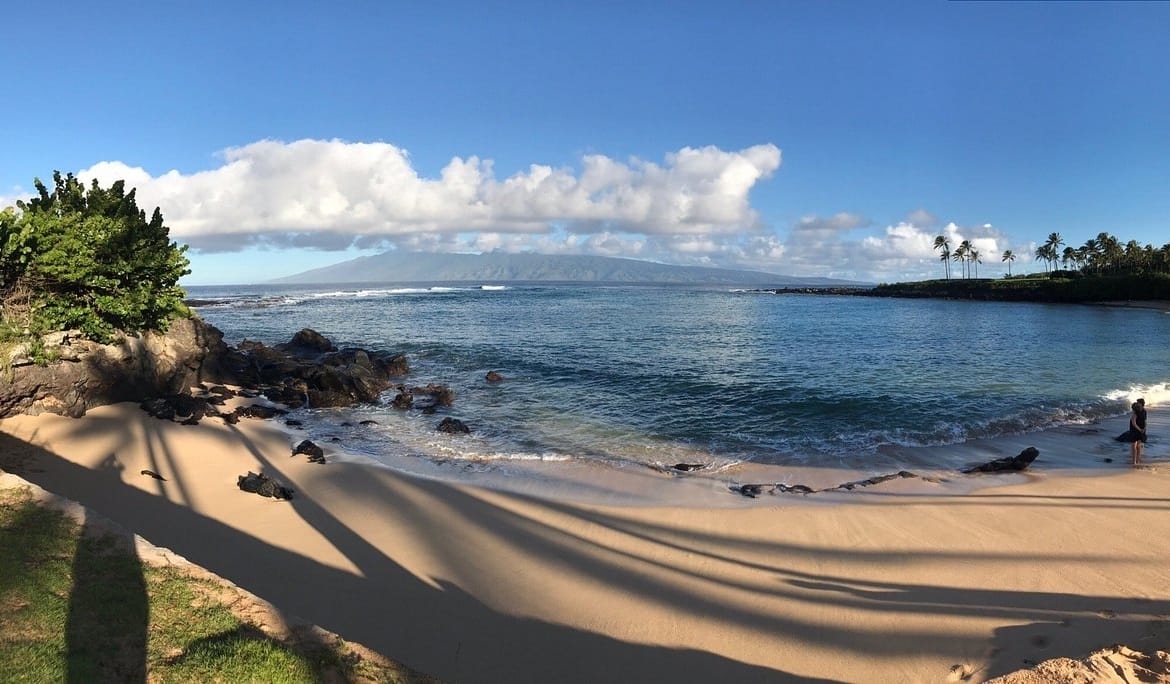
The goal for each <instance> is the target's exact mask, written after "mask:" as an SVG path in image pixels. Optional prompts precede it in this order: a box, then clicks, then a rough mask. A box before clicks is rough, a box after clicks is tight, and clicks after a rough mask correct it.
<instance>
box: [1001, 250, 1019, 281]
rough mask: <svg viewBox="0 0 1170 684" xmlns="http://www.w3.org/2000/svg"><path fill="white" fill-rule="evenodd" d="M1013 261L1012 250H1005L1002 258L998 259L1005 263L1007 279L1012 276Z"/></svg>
mask: <svg viewBox="0 0 1170 684" xmlns="http://www.w3.org/2000/svg"><path fill="white" fill-rule="evenodd" d="M1015 260H1016V253H1015V252H1013V251H1012V250H1010V249H1005V250H1003V257H1002V258H1001V259H1000V261H1004V262H1007V265H1008V277H1009V278H1010V277H1011V275H1012V262H1013V261H1015Z"/></svg>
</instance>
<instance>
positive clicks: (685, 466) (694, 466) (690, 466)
mask: <svg viewBox="0 0 1170 684" xmlns="http://www.w3.org/2000/svg"><path fill="white" fill-rule="evenodd" d="M670 467H671V468H674V469H675V470H681V471H683V472H690V471H692V470H702V469H703V468H706V467H707V464H706V463H675V464H674V465H672V466H670Z"/></svg>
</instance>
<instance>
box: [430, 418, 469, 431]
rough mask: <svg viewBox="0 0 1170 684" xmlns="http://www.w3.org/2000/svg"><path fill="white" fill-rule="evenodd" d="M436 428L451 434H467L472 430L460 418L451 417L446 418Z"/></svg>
mask: <svg viewBox="0 0 1170 684" xmlns="http://www.w3.org/2000/svg"><path fill="white" fill-rule="evenodd" d="M436 429H437V430H438V431H439V432H446V433H447V434H450V435H466V434H469V433H470V432H471V428H469V427H467V424H466V423H464V422H463V421H461V420H459V419H458V418H450V417H448V418H444V419H443V422H441V423H439V427H438V428H436Z"/></svg>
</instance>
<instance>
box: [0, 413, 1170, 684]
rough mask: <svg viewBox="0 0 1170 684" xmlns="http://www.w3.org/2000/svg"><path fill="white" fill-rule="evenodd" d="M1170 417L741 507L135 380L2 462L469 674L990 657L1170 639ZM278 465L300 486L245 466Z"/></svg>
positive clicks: (963, 668)
mask: <svg viewBox="0 0 1170 684" xmlns="http://www.w3.org/2000/svg"><path fill="white" fill-rule="evenodd" d="M1123 423H1124V421H1123V420H1121V421H1118V424H1117V425H1116V426H1114V425H1112V424H1108V425H1104V426H1102V428H1101V429H1102V434H1112V433H1113V431H1114V428H1115V427H1117V428H1118V429H1117V430H1116V431H1117V432H1119V431H1120V428H1121V427H1122V426H1123ZM1168 423H1170V421H1167V417H1166V416H1165V415H1163V414H1161V413H1158V412H1151V434H1152V435H1154V436H1155V439H1154V441H1152V442H1151V445H1150V447H1151V449H1150V460H1151V462H1152V463H1153V464H1154V465H1152V466H1151V467H1148V468H1144V469H1141V470H1132V469H1130V468H1128V467H1124V466H1122V465H1121V462H1122V461H1124V460H1125V457H1126V452H1125V447H1124V446H1123V445H1118V446H1117V449H1116V451H1117V453H1116V454H1115V457H1116V458H1117V460H1118V463H1117V464H1115V466H1116V467H1114V466H1110V467H1108V468H1100V467H1098V468H1097V470H1096V471H1095V472H1093V473H1091V474H1090V475H1088V476H1086V474H1085V473H1083V472H1075V473H1074V472H1073V471H1072V470H1068V471H1067V472H1066V469H1063V468H1053V469H1051V470H1046V469H1045V467H1044V458H1045V457H1044V454H1045V453H1046V452H1057V451H1063V452H1064V453H1063V454H1062V457H1063V459H1064V460H1063V461H1061V462H1065V463H1069V462H1073V463H1075V462H1076V458H1077V457H1078V453H1079V452H1077V450H1078V449H1079V450H1083V451H1084V455H1083V458H1084V459H1093V460H1095V461H1099V460H1100V458H1099V453H1098V452H1100V451H1101V450H1102V449H1112V448H1113V447H1112V445H1109V444H1107V441H1106V440H1103V439H1095V440H1094V441H1093V442H1092V443H1091V444H1090V443H1088V442H1077V441H1076V440H1075V439H1074V438H1072V437H1069V436H1060V435H1057V436H1055V437H1053V436H1046V437H1044V438H1043V443H1044V446H1042V447H1041V454H1042V455H1041V460H1040V461H1038V462H1037V465H1036V466H1035V471H1034V472H1032V473H1031V474H1030V475H1028V476H1025V477H1020V476H1013V477H1008V478H1002V479H1000V480H990V482H1002V483H1011V484H1010V485H1007V484H1005V486H1000V487H997V488H990V489H983V490H979V491H975V492H972V493H967V494H954V493H948V490H946V489H942V488H935V489H931V488H929V487H918V488H909V489H907V488H897V487H894V488H882V487H874V488H868V489H866V490H859V491H855V492H851V493H848V494H845V495H840V496H837V495H834V496H833V497H826V498H821V499H816V500H812V499H811V498H810V499H804V500H800V499H799V498H788V497H776V496H771V497H762V498H761V499H759V500H755V501H751V502H747V503H745V504H744V505H740V504H739V503H737V504H736V505H735V506H732V507H728V508H714V507H710V508H679V507H657V508H631V507H626V508H620V507H607V506H601V505H583V504H573V503H562V502H555V501H544V500H540V499H537V498H533V497H529V496H524V495H520V494H505V493H501V492H496V491H488V490H482V489H477V488H473V487H465V486H454V485H450V484H444V483H441V482H437V481H430V480H420V479H414V478H408V477H403V476H401V475H398V474H395V473H393V472H391V471H389V470H387V469H378V468H371V467H368V466H363V465H360V464H353V463H329V464H327V465H324V466H320V465H312V464H308V463H306V462H305V459H304V457H296V458H290V456H289V454H290V438H289V436H287V435H286V434H284V433H282V432H280V431H279V430H276V429H274V427H273V426H271V425H268V424H265V423H263V422H260V421H245V422H241V424H240V425H238V426H225V425H222V424H220V423H219V421H211V420H208V421H204V423H202V424H200V425H197V426H182V425H177V424H173V423H164V422H162V421H158V420H155V419H152V418H149V417H148V416H146V415H145V414H144V413H142V412H141V411H140V410H138V409H137V407H136V406H133V405H125V404H123V405H116V406H110V407H103V408H101V409H96V410H94V411H92V412H91V413H90V414H89V415H88V416H86V417H85V418H82V419H78V420H71V419H65V418H60V417H57V416H40V417H36V418H32V417H26V416H22V417H17V418H11V419H7V420H4V421H0V431H2V432H3V433H4V434H2V435H0V467H3V468H5V469H9V470H13V471H15V472H17V473H18V474H20V475H21V476H22V477H25V478H27V479H29V480H31V481H34V482H36V483H37V484H39V485H41V486H43V487H45V488H46V489H49V490H51V491H54V492H56V493H58V494H61V495H63V496H66V497H69V498H72V499H75V500H78V501H82V502H84V503H85V504H87V505H89V506H91V507H93V508H94V509H96V510H98V511H99V512H101V513H102V514H104V515H106V516H108V517H109V518H112V519H113V520H115V521H117V522H119V523H121V524H123V525H125V526H126V527H128V528H130V529H132V530H134V531H136V532H138V533H139V534H141V535H142V536H144V537H145V538H147V539H149V540H151V541H152V542H153V543H155V544H158V545H160V546H164V547H168V548H171V549H174V550H175V551H176V552H177V553H179V554H181V555H183V556H185V557H186V558H188V559H190V560H191V561H192V562H195V563H198V564H200V565H202V566H204V567H206V568H208V569H209V570H212V571H213V572H216V573H219V574H221V575H223V576H224V577H226V578H228V579H229V580H231V581H233V582H235V583H237V584H239V585H241V586H242V587H244V588H246V589H248V590H250V591H252V592H253V593H255V594H257V595H259V596H260V597H262V598H264V599H266V600H268V601H271V602H272V603H274V604H276V605H277V606H280V607H281V608H282V609H283V610H285V611H287V612H289V613H292V614H295V615H298V616H300V617H303V618H305V619H308V620H310V621H312V622H314V623H316V624H319V625H321V626H322V627H324V628H325V629H329V630H331V631H334V632H337V633H339V634H341V635H342V636H344V637H347V638H350V639H354V640H356V641H359V642H361V643H363V644H366V645H367V646H369V647H371V648H373V649H375V650H377V651H380V652H382V653H385V654H386V655H388V656H390V657H393V658H395V659H398V660H401V661H403V662H405V663H406V664H408V665H410V666H412V667H414V668H417V669H419V670H422V671H424V672H428V673H431V674H434V675H437V676H439V677H441V678H444V679H447V680H450V681H456V682H480V681H482V682H499V681H514V682H529V681H530V682H536V681H562V682H563V681H581V682H596V681H615V680H620V681H696V682H698V681H703V682H706V681H736V682H750V681H760V682H764V681H768V682H776V681H785V680H788V679H791V680H800V681H809V680H813V681H815V680H818V679H821V680H826V681H858V682H868V681H948V680H950V681H959V680H966V681H982V680H985V679H988V678H992V677H996V676H1000V675H1005V674H1008V673H1011V672H1013V671H1016V670H1018V669H1020V668H1023V667H1030V666H1032V665H1035V664H1037V663H1040V662H1041V661H1046V660H1050V659H1053V658H1072V659H1082V658H1086V657H1088V656H1089V655H1090V654H1091V653H1092V652H1093V651H1096V650H1098V649H1101V648H1103V647H1105V646H1108V645H1110V644H1113V643H1121V644H1126V645H1128V646H1129V647H1132V648H1133V649H1136V650H1138V651H1141V652H1144V653H1153V652H1155V651H1156V650H1158V649H1162V650H1166V649H1167V648H1168V647H1170V623H1168V622H1167V620H1168V618H1167V616H1170V465H1167V460H1170V459H1168V457H1170V454H1167V453H1165V452H1164V451H1159V449H1164V448H1165V447H1163V446H1161V440H1160V439H1158V435H1165V434H1170V424H1168ZM1014 446H1015V444H1014V443H1009V444H1008V446H1007V447H1005V448H1014ZM1110 453H1111V452H1110ZM144 468H149V469H151V470H154V471H156V472H158V473H160V474H162V475H163V476H164V477H166V478H167V481H166V482H160V481H158V480H155V479H153V478H150V477H147V476H143V475H141V474H140V470H141V469H144ZM260 469H263V470H264V471H265V472H266V473H269V474H271V475H274V476H276V477H277V478H279V479H281V480H283V481H284V482H285V483H286V484H288V485H290V486H292V487H293V488H294V489H296V490H297V496H296V498H295V499H294V500H293V501H291V502H275V501H271V500H267V499H263V498H261V497H258V496H255V495H251V494H245V493H243V492H240V491H239V490H238V489H236V487H235V481H236V477H237V476H238V475H240V474H243V473H244V472H245V471H247V470H254V471H255V470H260ZM825 477H826V478H829V479H831V478H832V477H834V475H826V476H825ZM729 496H731V495H729Z"/></svg>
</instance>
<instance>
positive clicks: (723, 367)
mask: <svg viewBox="0 0 1170 684" xmlns="http://www.w3.org/2000/svg"><path fill="white" fill-rule="evenodd" d="M189 294H190V296H191V297H194V298H206V299H214V300H217V301H219V302H220V303H217V304H212V305H206V306H199V307H197V311H198V312H199V314H200V315H201V316H202V317H203V318H205V319H206V320H207V321H209V322H210V323H212V324H214V325H216V326H217V327H219V328H220V329H221V330H223V331H224V333H225V337H226V339H227V340H228V341H229V342H233V343H234V342H238V341H240V340H242V339H244V338H247V339H251V340H260V341H263V342H265V343H269V344H275V343H279V342H284V341H287V340H288V338H289V337H291V335H292V333H294V332H295V331H297V330H299V329H301V328H303V327H309V328H313V329H315V330H317V331H319V332H321V333H323V334H325V335H326V336H328V337H330V338H331V339H332V340H334V342H335V343H337V344H339V345H359V346H364V347H370V348H377V349H387V350H392V351H397V352H402V353H405V354H406V355H407V357H408V358H409V360H410V363H411V366H412V374H411V376H410V377H409V378H407V379H406V382H408V383H409V384H419V385H421V384H426V383H430V382H438V383H444V384H447V385H449V386H451V387H452V388H453V389H454V390H455V392H456V396H457V398H456V402H455V405H454V406H453V407H452V408H451V409H450V410H448V411H447V413H446V415H452V416H455V417H458V418H460V419H462V420H464V421H465V422H466V423H468V424H469V425H470V426H471V427H472V429H473V434H472V435H471V436H470V437H463V438H452V437H448V436H446V435H439V434H437V433H436V432H435V430H434V427H435V424H436V423H437V422H438V420H439V419H441V417H442V416H441V415H438V416H433V415H423V414H421V413H420V412H401V411H395V410H393V409H391V408H389V407H388V406H373V407H362V408H358V409H352V410H328V411H301V412H299V413H301V414H303V415H299V416H298V417H299V418H301V419H302V420H307V421H308V423H309V430H310V432H311V434H313V435H314V436H315V437H317V438H333V437H336V438H338V439H340V440H341V441H342V442H343V443H344V445H345V448H346V449H347V450H350V451H353V452H355V453H358V454H361V455H365V456H369V457H371V458H375V459H380V460H384V461H385V460H388V459H389V458H390V457H403V456H410V457H419V458H422V459H425V460H428V461H431V462H440V463H446V464H457V465H459V466H460V467H464V468H479V469H484V468H495V469H499V468H506V467H507V464H508V463H509V462H511V461H532V460H542V461H558V460H579V461H589V462H596V463H601V464H605V465H610V466H616V467H624V466H628V465H632V464H633V465H649V466H664V465H670V464H674V463H680V462H687V463H704V464H708V465H711V466H713V467H714V468H715V469H719V468H724V467H728V466H732V465H735V464H738V463H742V462H745V461H748V462H757V463H768V464H780V465H792V464H801V465H805V464H807V465H825V466H846V467H859V468H867V469H868V468H877V467H881V468H886V467H898V466H905V467H909V466H914V465H919V464H914V463H890V462H884V461H883V459H885V458H887V457H885V456H883V455H882V453H883V451H882V447H883V446H888V445H897V446H911V447H913V446H935V445H943V444H955V443H959V442H963V441H966V440H971V439H978V438H987V437H995V436H1000V435H1007V434H1018V433H1023V432H1029V431H1035V430H1040V429H1043V428H1047V427H1052V426H1055V425H1063V424H1069V423H1086V422H1090V421H1093V420H1095V419H1099V418H1103V417H1107V416H1115V415H1121V414H1123V413H1125V412H1126V411H1127V407H1128V405H1129V402H1130V401H1131V400H1132V398H1133V397H1136V396H1139V395H1144V396H1146V398H1147V401H1150V402H1152V403H1154V404H1158V403H1160V402H1164V401H1165V400H1166V399H1167V397H1168V396H1170V392H1168V390H1167V385H1166V383H1167V381H1170V353H1168V352H1167V347H1166V344H1165V341H1166V340H1168V339H1170V315H1166V314H1163V313H1161V312H1157V311H1146V310H1135V309H1121V308H1113V307H1104V306H1076V305H1043V304H1020V303H988V302H963V301H942V300H899V299H884V298H869V297H847V296H810V295H774V294H767V293H759V292H741V291H728V290H714V289H706V290H704V289H692V288H671V287H584V286H581V287H575V286H509V287H502V288H501V287H492V288H475V287H434V288H416V287H409V288H408V287H403V288H394V287H388V286H378V287H369V288H353V287H345V288H342V287H336V288H329V287H325V288H317V289H306V288H289V287H263V286H254V287H247V288H244V287H239V288H210V287H192V288H190V292H189ZM489 370H495V371H497V372H499V373H501V374H502V375H503V376H504V377H505V378H506V380H505V381H504V382H502V383H499V384H489V383H487V382H485V381H484V374H485V373H487V372H488V371H489ZM392 395H393V393H391V394H390V396H387V397H386V400H387V401H389V399H390V398H392ZM364 419H374V420H377V421H378V423H379V424H378V425H377V426H374V427H371V428H364V427H363V428H351V427H348V426H342V425H341V424H342V423H343V422H357V421H358V420H364ZM911 451H912V450H911ZM898 453H899V454H900V455H899V458H902V459H905V458H907V457H906V456H905V453H906V450H898ZM924 453H931V454H937V453H938V450H924ZM911 458H912V457H911ZM928 465H945V464H928Z"/></svg>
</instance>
